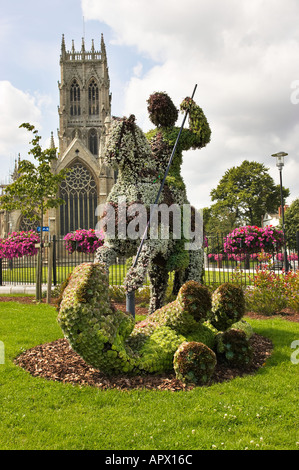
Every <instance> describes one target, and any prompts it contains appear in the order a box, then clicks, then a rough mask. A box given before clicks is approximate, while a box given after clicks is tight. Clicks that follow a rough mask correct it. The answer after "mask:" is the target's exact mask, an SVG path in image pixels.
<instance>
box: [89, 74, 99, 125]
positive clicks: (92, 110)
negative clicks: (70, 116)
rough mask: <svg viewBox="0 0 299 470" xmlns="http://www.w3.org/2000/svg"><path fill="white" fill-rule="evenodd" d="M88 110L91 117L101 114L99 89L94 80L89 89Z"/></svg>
mask: <svg viewBox="0 0 299 470" xmlns="http://www.w3.org/2000/svg"><path fill="white" fill-rule="evenodd" d="M88 109H89V115H90V116H92V115H95V114H99V89H98V85H97V83H96V81H95V80H94V79H92V80H91V82H90V84H89V87H88Z"/></svg>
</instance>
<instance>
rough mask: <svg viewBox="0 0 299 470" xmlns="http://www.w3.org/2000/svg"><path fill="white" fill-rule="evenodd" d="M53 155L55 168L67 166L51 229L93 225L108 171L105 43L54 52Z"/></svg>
mask: <svg viewBox="0 0 299 470" xmlns="http://www.w3.org/2000/svg"><path fill="white" fill-rule="evenodd" d="M60 70H61V81H60V82H59V84H58V86H59V92H60V105H59V109H58V113H59V131H58V138H59V157H58V162H57V165H56V169H54V171H55V170H56V171H57V172H58V171H60V170H61V169H62V168H70V169H71V170H72V171H70V172H69V174H68V176H67V178H66V180H65V181H64V182H63V183H62V185H61V188H60V197H62V198H63V199H64V200H65V204H64V205H62V206H61V207H60V209H58V210H57V211H56V215H55V218H56V221H57V222H56V232H57V234H58V235H60V236H62V235H65V234H66V233H68V232H70V231H73V230H77V229H79V228H84V229H89V228H95V225H96V222H97V219H96V216H95V211H96V207H97V205H98V204H101V203H104V202H105V201H106V198H107V195H108V194H109V192H110V190H111V187H112V186H113V184H114V172H113V170H112V169H109V168H107V167H105V166H104V165H103V164H102V152H103V149H104V146H105V141H106V137H107V132H108V129H109V125H110V119H111V94H110V80H109V73H108V64H107V55H106V47H105V43H104V39H103V35H102V36H101V42H100V49H99V50H97V49H96V48H95V44H94V40H92V44H91V50H90V51H87V50H86V49H85V41H84V38H83V39H82V45H81V50H80V51H76V50H75V45H74V41H72V48H71V50H69V51H68V50H67V49H66V46H65V39H64V35H63V36H62V42H61V55H60Z"/></svg>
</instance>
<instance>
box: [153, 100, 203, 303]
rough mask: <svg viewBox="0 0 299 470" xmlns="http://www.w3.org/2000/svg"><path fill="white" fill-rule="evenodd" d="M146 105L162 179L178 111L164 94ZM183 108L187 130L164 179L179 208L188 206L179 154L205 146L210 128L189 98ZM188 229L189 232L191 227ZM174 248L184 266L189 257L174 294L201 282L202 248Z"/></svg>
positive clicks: (170, 261) (154, 152) (177, 131)
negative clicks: (184, 205) (186, 116)
mask: <svg viewBox="0 0 299 470" xmlns="http://www.w3.org/2000/svg"><path fill="white" fill-rule="evenodd" d="M147 104H148V107H147V109H148V112H149V118H150V120H151V122H152V123H153V124H154V125H155V126H156V127H155V129H152V130H150V131H149V132H148V133H147V134H146V137H147V139H148V140H149V143H150V145H151V148H152V152H153V158H155V159H156V161H157V165H159V178H160V179H161V180H162V178H163V176H164V173H165V170H166V168H167V165H168V162H169V159H170V157H171V154H172V151H173V148H174V145H175V143H176V141H177V137H178V134H179V132H180V127H177V126H175V123H176V121H177V119H178V115H179V112H178V110H177V108H176V107H175V105H174V103H173V101H172V100H171V98H170V97H169V96H168V94H167V93H165V92H155V93H153V94H152V95H150V97H149V98H148V100H147ZM187 109H188V117H189V128H183V129H182V131H181V135H180V139H179V140H178V143H177V147H176V151H175V154H174V156H173V161H172V164H171V167H170V169H169V173H168V176H167V178H166V184H167V185H168V187H169V188H170V189H171V193H172V194H175V197H174V199H175V201H176V203H177V204H179V205H181V206H183V204H189V201H188V198H187V192H186V187H185V183H184V181H183V178H182V175H181V166H182V162H183V152H184V151H186V150H190V149H200V148H202V147H205V146H206V145H207V144H208V143H209V142H210V138H211V129H210V126H209V123H208V121H207V119H206V117H205V115H204V112H203V110H202V109H201V108H200V107H199V106H198V105H197V104H196V103H195V101H194V100H193V99H191V98H188V97H187V98H185V99H184V100H183V101H182V103H181V105H180V110H181V111H182V112H184V111H186V110H187ZM191 230H192V231H193V230H194V227H192V228H191ZM177 246H178V250H177V253H176V257H177V259H181V260H182V263H184V262H185V259H184V257H185V256H189V263H188V268H187V269H185V270H184V269H182V270H178V271H176V275H175V282H174V291H173V293H174V294H175V295H176V294H177V293H178V290H179V288H180V287H181V285H182V284H183V283H184V282H186V281H188V280H194V281H197V282H201V281H202V275H203V249H201V248H200V249H196V250H190V251H189V253H188V252H187V253H184V244H183V243H181V244H178V245H177ZM177 259H176V261H177ZM172 262H173V260H172V259H170V260H169V263H172ZM185 264H186V263H185ZM168 268H170V269H168V270H169V271H170V270H171V266H169V267H168Z"/></svg>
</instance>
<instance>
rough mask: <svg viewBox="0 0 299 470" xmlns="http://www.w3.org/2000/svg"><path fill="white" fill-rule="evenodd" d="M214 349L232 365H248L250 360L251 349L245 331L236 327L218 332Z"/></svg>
mask: <svg viewBox="0 0 299 470" xmlns="http://www.w3.org/2000/svg"><path fill="white" fill-rule="evenodd" d="M216 350H217V353H218V354H220V355H223V356H224V357H225V359H226V360H227V361H228V362H229V363H230V364H231V365H233V366H242V365H249V364H250V362H251V361H252V356H253V350H252V347H251V346H250V343H249V340H248V338H247V336H246V333H245V331H241V330H238V329H236V328H231V329H230V330H227V331H225V332H224V333H218V335H217V336H216Z"/></svg>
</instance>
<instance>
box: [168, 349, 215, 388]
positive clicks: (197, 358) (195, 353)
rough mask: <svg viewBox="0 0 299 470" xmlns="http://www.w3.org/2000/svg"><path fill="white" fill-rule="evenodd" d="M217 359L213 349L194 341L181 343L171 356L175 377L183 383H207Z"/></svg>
mask: <svg viewBox="0 0 299 470" xmlns="http://www.w3.org/2000/svg"><path fill="white" fill-rule="evenodd" d="M216 363H217V360H216V355H215V353H214V351H212V350H211V349H210V348H209V347H208V346H206V345H205V344H203V343H197V342H195V341H191V342H189V343H188V342H184V343H182V344H181V345H180V346H179V348H178V349H177V351H176V352H175V355H174V358H173V367H174V370H175V373H176V377H177V378H178V379H179V380H181V381H182V382H185V383H192V384H195V385H204V384H207V383H208V381H209V379H210V378H211V376H212V374H213V372H214V369H215V366H216Z"/></svg>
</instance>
